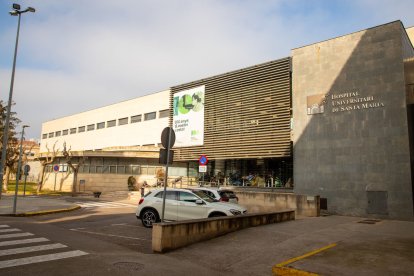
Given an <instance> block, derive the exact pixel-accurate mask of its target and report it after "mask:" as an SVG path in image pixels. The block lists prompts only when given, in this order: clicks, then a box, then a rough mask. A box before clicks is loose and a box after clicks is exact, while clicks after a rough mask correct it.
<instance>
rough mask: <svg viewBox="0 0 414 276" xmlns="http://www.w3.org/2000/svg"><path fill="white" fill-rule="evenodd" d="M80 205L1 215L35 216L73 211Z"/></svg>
mask: <svg viewBox="0 0 414 276" xmlns="http://www.w3.org/2000/svg"><path fill="white" fill-rule="evenodd" d="M80 208H81V207H80V206H79V205H76V206H74V207H70V208H66V209H55V210H48V211H38V212H26V213H18V214H2V215H0V216H7V217H33V216H42V215H50V214H57V213H63V212H71V211H75V210H78V209H80Z"/></svg>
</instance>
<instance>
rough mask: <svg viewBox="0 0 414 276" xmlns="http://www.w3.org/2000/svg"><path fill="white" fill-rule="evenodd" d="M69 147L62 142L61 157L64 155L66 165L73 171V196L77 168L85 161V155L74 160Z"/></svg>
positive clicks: (76, 179)
mask: <svg viewBox="0 0 414 276" xmlns="http://www.w3.org/2000/svg"><path fill="white" fill-rule="evenodd" d="M70 150H71V148H70V147H69V149H68V150H67V149H66V142H64V143H63V151H62V155H63V157H65V159H66V163H67V164H68V166H69V167H70V168H71V170H72V172H73V180H72V196H75V192H76V183H77V182H78V172H79V168H80V167H81V166H82V165H83V164H84V163H85V161H86V157H85V156H82V158H79V159H78V162H77V163H76V162H74V160H73V154H72V152H71V151H70Z"/></svg>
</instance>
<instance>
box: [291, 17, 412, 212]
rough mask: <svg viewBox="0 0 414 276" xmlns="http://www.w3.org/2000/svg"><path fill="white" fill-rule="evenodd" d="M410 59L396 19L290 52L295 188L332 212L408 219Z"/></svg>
mask: <svg viewBox="0 0 414 276" xmlns="http://www.w3.org/2000/svg"><path fill="white" fill-rule="evenodd" d="M413 57H414V51H413V47H412V44H411V42H410V40H409V38H408V36H407V33H406V31H405V29H404V27H403V25H402V24H401V22H399V21H397V22H392V23H389V24H385V25H381V26H378V27H374V28H371V29H367V30H364V31H360V32H356V33H353V34H350V35H346V36H343V37H338V38H334V39H331V40H327V41H323V42H320V43H316V44H313V45H309V46H305V47H301V48H297V49H294V50H293V51H292V59H293V95H292V99H293V114H294V116H293V125H294V130H293V143H294V146H293V147H294V180H295V192H297V193H303V194H319V195H320V196H321V198H322V201H321V203H322V208H326V209H327V210H329V211H330V212H333V213H338V214H347V215H358V216H363V215H370V214H372V215H376V216H383V217H391V218H401V219H410V218H411V219H412V217H413V184H412V183H413V181H412V172H413V166H412V161H411V160H412V158H410V153H411V156H412V145H413V136H412V119H413V117H412V102H411V103H410V102H407V99H408V94H407V90H408V88H409V87H408V86H409V85H411V86H412V80H411V84H410V80H409V76H408V74H410V73H411V74H412V71H411V72H406V71H405V70H404V66H407V63H411V62H412V59H413Z"/></svg>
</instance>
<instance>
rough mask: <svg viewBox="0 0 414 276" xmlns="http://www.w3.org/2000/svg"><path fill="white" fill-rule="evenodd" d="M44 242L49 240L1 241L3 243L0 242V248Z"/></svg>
mask: <svg viewBox="0 0 414 276" xmlns="http://www.w3.org/2000/svg"><path fill="white" fill-rule="evenodd" d="M45 241H49V240H48V239H46V238H35V239H25V240H13V241H3V242H0V246H8V245H15V244H25V243H35V242H45Z"/></svg>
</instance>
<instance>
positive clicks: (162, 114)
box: [158, 109, 170, 118]
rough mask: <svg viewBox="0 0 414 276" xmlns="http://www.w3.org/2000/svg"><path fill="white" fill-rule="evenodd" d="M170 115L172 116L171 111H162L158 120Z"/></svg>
mask: <svg viewBox="0 0 414 276" xmlns="http://www.w3.org/2000/svg"><path fill="white" fill-rule="evenodd" d="M169 115H170V110H169V109H165V110H160V116H159V117H158V118H166V117H168V116H169Z"/></svg>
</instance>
